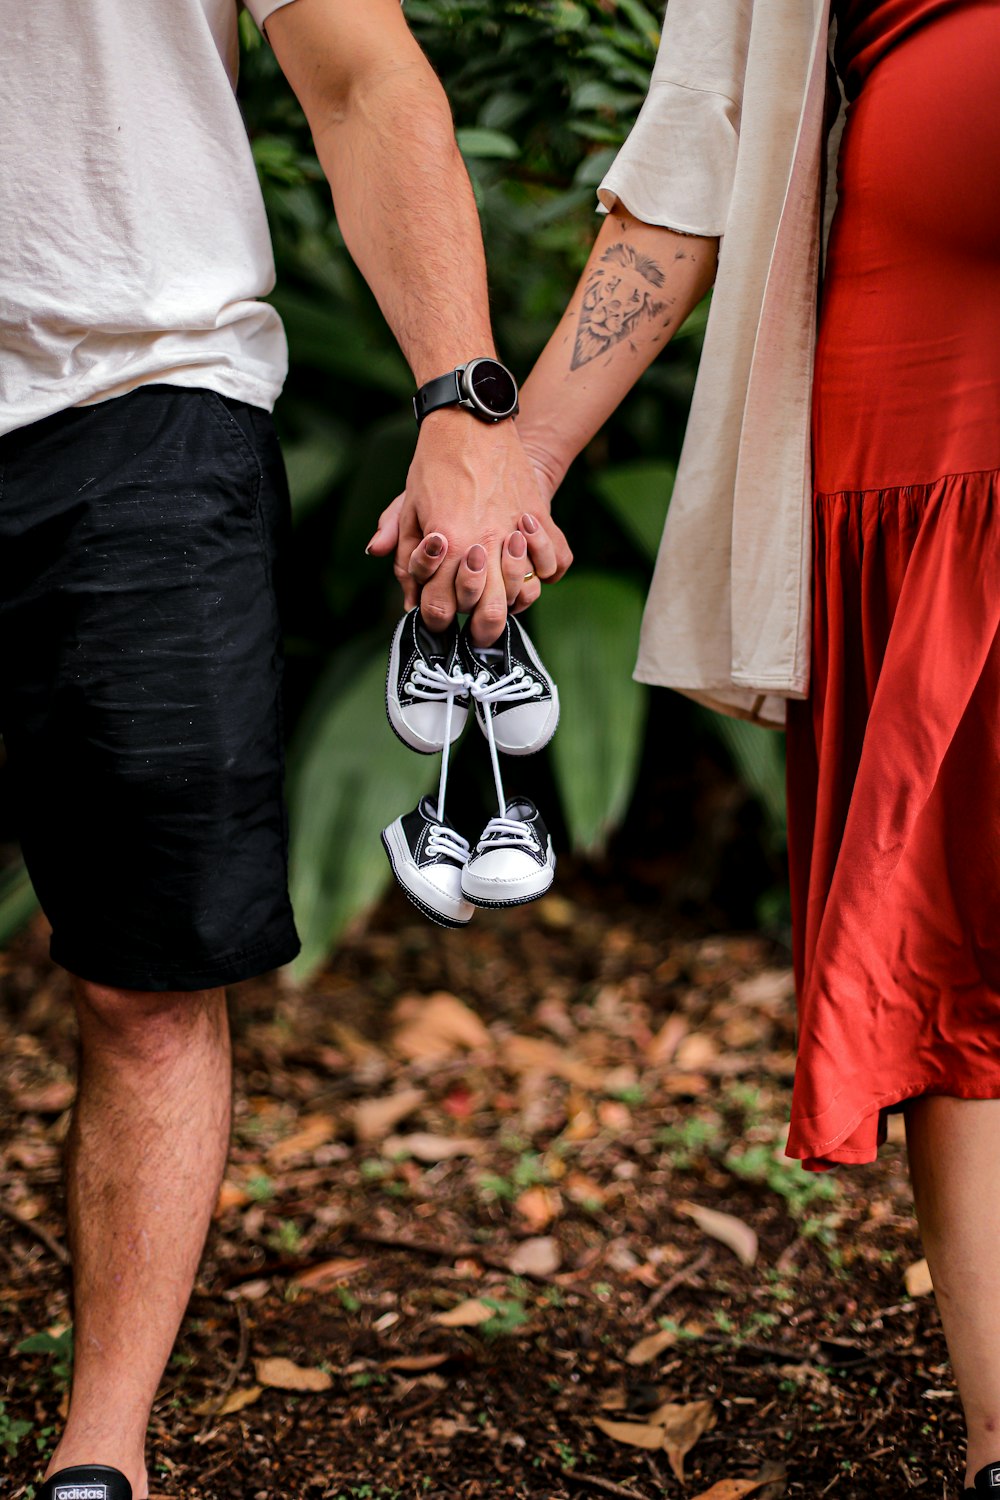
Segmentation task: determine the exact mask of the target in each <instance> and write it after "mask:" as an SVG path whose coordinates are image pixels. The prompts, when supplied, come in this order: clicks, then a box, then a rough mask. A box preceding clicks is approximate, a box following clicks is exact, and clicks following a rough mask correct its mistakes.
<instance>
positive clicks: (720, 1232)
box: [676, 1203, 758, 1266]
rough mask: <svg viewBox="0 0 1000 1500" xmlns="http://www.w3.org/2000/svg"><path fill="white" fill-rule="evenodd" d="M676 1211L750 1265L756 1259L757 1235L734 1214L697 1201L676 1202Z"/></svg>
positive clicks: (746, 1264)
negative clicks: (705, 1206) (703, 1205)
mask: <svg viewBox="0 0 1000 1500" xmlns="http://www.w3.org/2000/svg"><path fill="white" fill-rule="evenodd" d="M676 1207H677V1212H678V1213H682V1214H687V1216H688V1218H689V1219H693V1220H694V1222H695V1223H696V1224H697V1226H698V1228H699V1229H700V1230H701V1231H702V1233H703V1234H708V1235H711V1237H712V1239H714V1240H718V1241H719V1243H720V1244H722V1245H725V1246H726V1248H727V1249H728V1250H731V1251H732V1252H733V1254H734V1255H735V1256H736V1257H737V1259H739V1260H740V1261H742V1263H743V1265H745V1266H752V1265H753V1264H754V1262H755V1261H756V1259H757V1248H758V1247H757V1235H756V1233H755V1231H754V1230H753V1229H751V1228H750V1225H749V1224H747V1223H745V1222H744V1221H743V1220H742V1219H737V1218H736V1216H735V1215H734V1214H723V1213H720V1212H719V1210H718V1209H716V1208H703V1207H702V1206H701V1205H700V1204H698V1203H678V1204H677V1205H676Z"/></svg>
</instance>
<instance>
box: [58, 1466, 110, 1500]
mask: <svg viewBox="0 0 1000 1500" xmlns="http://www.w3.org/2000/svg"><path fill="white" fill-rule="evenodd" d="M35 1497H36V1500H132V1486H131V1485H130V1484H129V1482H128V1480H127V1479H126V1478H125V1475H124V1474H123V1473H122V1472H121V1470H120V1469H112V1468H110V1467H109V1466H108V1465H107V1464H74V1465H73V1466H72V1467H71V1468H68V1469H59V1470H58V1472H57V1473H55V1474H53V1475H51V1476H50V1477H49V1478H48V1479H46V1480H45V1482H44V1483H43V1484H41V1485H39V1487H38V1489H37V1490H36V1491H35Z"/></svg>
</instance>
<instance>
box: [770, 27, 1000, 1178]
mask: <svg viewBox="0 0 1000 1500" xmlns="http://www.w3.org/2000/svg"><path fill="white" fill-rule="evenodd" d="M838 11H839V17H840V40H839V45H838V63H839V66H840V70H841V73H842V76H843V77H844V78H845V81H846V86H847V91H848V98H849V99H850V100H851V103H850V106H849V112H848V123H847V127H846V131H845V135H844V139H843V144H842V147H841V155H840V163H839V170H838V178H839V189H840V198H839V204H838V209H837V214H836V217H835V220H834V226H833V232H832V236H831V244H830V251H829V257H828V261H827V268H826V274H825V278H824V289H823V300H822V313H821V323H820V332H819V344H818V349H817V362H816V377H815V388H814V402H813V445H814V473H815V500H814V513H815V541H814V581H815V588H814V600H815V602H814V647H813V679H812V696H811V697H810V699H809V700H808V702H805V703H793V704H792V705H791V706H790V714H789V725H788V731H789V741H788V753H789V781H788V790H789V824H790V848H791V874H792V902H793V919H794V924H795V930H796V953H795V964H796V979H797V984H798V996H799V1062H798V1069H797V1074H796V1081H795V1091H794V1099H793V1107H792V1127H791V1135H790V1138H789V1145H788V1150H789V1153H790V1154H791V1155H792V1156H796V1157H801V1158H802V1159H803V1161H804V1163H805V1165H806V1166H807V1167H809V1168H812V1169H814V1170H820V1169H822V1168H824V1167H827V1166H829V1165H831V1164H832V1163H834V1162H864V1161H871V1160H872V1159H873V1158H874V1156H875V1154H876V1149H877V1146H878V1144H879V1140H880V1139H881V1137H882V1128H881V1127H882V1119H883V1111H884V1110H885V1109H887V1108H891V1107H892V1106H893V1105H897V1104H899V1103H900V1102H901V1101H903V1100H906V1099H912V1098H914V1097H916V1096H918V1095H921V1094H948V1095H952V1096H955V1097H958V1098H974V1099H983V1098H997V1097H1000V106H998V102H997V101H998V97H1000V95H998V85H1000V6H998V5H997V4H996V0H841V3H840V4H839V5H838Z"/></svg>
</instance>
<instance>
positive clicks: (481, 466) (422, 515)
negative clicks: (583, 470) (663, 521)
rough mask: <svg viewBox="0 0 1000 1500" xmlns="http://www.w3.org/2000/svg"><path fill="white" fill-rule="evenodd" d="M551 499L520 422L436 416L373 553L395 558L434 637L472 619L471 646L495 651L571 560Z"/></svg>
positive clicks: (427, 422)
mask: <svg viewBox="0 0 1000 1500" xmlns="http://www.w3.org/2000/svg"><path fill="white" fill-rule="evenodd" d="M551 494H552V491H551V488H548V487H547V484H546V481H545V479H544V476H543V475H542V471H541V470H540V469H538V468H536V466H535V465H534V464H533V463H532V461H531V460H530V459H529V457H528V455H527V454H526V453H525V451H524V448H523V447H522V445H521V441H520V438H519V437H518V434H517V429H516V427H515V425H514V423H513V422H498V423H496V424H495V425H492V424H486V423H482V422H477V421H476V419H475V418H474V417H470V416H469V414H468V412H464V411H454V410H448V411H440V412H434V413H432V414H431V415H430V416H429V417H426V418H425V419H424V422H423V423H422V425H421V429H420V437H419V440H418V442H417V451H416V453H415V455H414V459H413V463H412V465H411V467H410V472H409V474H408V476H407V480H406V490H405V492H404V494H402V495H400V496H399V497H398V498H397V499H396V500H394V501H393V503H392V505H390V506H389V507H388V509H387V510H386V511H384V512H383V514H382V516H381V518H380V521H379V529H378V531H376V533H375V535H374V537H373V538H372V540H371V542H370V543H369V545H368V551H369V552H370V553H371V554H372V555H373V556H376V557H388V556H389V555H390V554H394V555H395V561H394V568H395V573H396V577H397V578H398V579H399V582H400V585H401V587H402V589H403V600H404V604H405V607H406V608H407V609H411V608H412V607H413V605H414V604H416V602H417V599H418V597H419V600H420V606H421V614H422V615H423V618H424V621H425V623H426V624H427V625H428V627H429V628H430V629H431V630H441V629H443V628H444V627H445V626H446V625H447V624H448V623H449V622H450V621H451V620H452V619H453V618H454V616H455V614H456V612H457V613H461V614H469V615H471V621H470V626H469V628H470V631H471V634H472V638H473V640H474V641H475V642H476V644H477V645H489V644H490V643H491V642H493V641H494V640H496V638H497V636H498V635H499V634H500V632H501V631H502V630H503V628H504V624H505V623H506V619H507V611H508V609H513V610H516V611H518V612H520V610H522V609H526V608H527V607H528V605H529V604H532V603H534V601H535V600H536V599H537V598H538V595H539V593H540V592H541V584H542V583H551V582H554V581H555V580H556V579H558V578H561V577H562V575H563V574H564V573H565V572H566V569H567V568H568V567H569V565H570V563H571V562H572V560H573V556H572V553H571V552H570V549H569V546H568V544H567V542H566V538H565V537H564V536H563V534H562V532H561V531H560V529H559V527H558V526H557V525H556V524H555V522H554V521H553V520H552V517H551V514H550V503H551ZM529 573H530V574H533V575H534V576H533V577H530V578H526V576H525V575H526V574H529Z"/></svg>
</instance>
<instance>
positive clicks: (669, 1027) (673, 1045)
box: [646, 1011, 688, 1067]
mask: <svg viewBox="0 0 1000 1500" xmlns="http://www.w3.org/2000/svg"><path fill="white" fill-rule="evenodd" d="M687 1034H688V1021H687V1018H686V1017H685V1016H682V1015H680V1014H679V1013H678V1012H676V1011H675V1012H674V1014H673V1015H672V1016H668V1017H667V1019H666V1020H665V1021H664V1023H663V1025H662V1026H661V1027H660V1029H659V1031H658V1032H657V1033H656V1035H655V1036H654V1037H653V1038H652V1040H651V1041H650V1042H648V1043H647V1045H646V1057H647V1058H648V1059H649V1061H650V1062H651V1063H652V1065H653V1067H657V1066H659V1067H665V1066H666V1065H667V1063H670V1062H672V1061H673V1058H674V1054H675V1053H676V1051H677V1048H678V1047H679V1046H680V1044H681V1042H682V1041H683V1040H684V1038H685V1037H686V1036H687Z"/></svg>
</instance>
